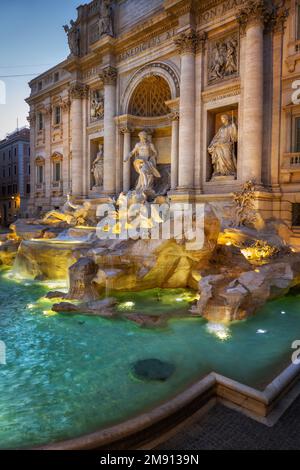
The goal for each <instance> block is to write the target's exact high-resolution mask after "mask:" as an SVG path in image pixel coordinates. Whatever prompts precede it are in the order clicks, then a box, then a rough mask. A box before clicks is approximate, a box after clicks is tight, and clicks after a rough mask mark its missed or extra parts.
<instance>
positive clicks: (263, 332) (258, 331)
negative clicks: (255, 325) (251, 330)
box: [256, 329, 267, 335]
mask: <svg viewBox="0 0 300 470" xmlns="http://www.w3.org/2000/svg"><path fill="white" fill-rule="evenodd" d="M256 333H258V334H259V335H264V334H265V333H267V330H261V329H259V330H257V332H256Z"/></svg>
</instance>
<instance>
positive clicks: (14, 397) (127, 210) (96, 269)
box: [0, 115, 300, 448]
mask: <svg viewBox="0 0 300 470" xmlns="http://www.w3.org/2000/svg"><path fill="white" fill-rule="evenodd" d="M237 132H238V129H237V126H236V124H235V123H234V120H233V119H232V118H231V117H230V116H228V115H224V116H223V117H222V124H221V127H220V129H219V130H218V132H217V134H216V135H215V137H214V139H213V141H212V142H211V144H210V146H209V153H210V154H211V156H212V162H213V166H214V173H213V178H217V179H218V178H219V179H222V178H224V177H228V176H229V177H230V176H232V175H234V172H235V168H236V160H235V153H234V152H235V151H234V142H235V141H236V138H237ZM139 139H140V140H139V142H138V143H137V144H136V145H135V147H134V148H133V150H132V151H131V153H130V154H128V156H127V157H126V159H127V160H128V161H131V164H132V165H133V168H134V170H135V172H136V173H137V176H138V178H137V182H136V186H135V188H134V189H133V190H131V191H129V192H128V193H121V194H120V195H119V197H118V198H117V199H111V200H110V201H108V203H107V204H106V205H105V208H106V209H105V211H104V210H103V207H102V206H101V205H100V207H95V205H93V204H92V201H91V200H86V201H83V202H81V203H79V202H78V201H76V200H74V198H72V196H70V195H68V197H67V200H66V202H65V204H64V206H63V208H62V209H61V210H53V211H50V212H48V213H46V214H44V216H43V217H41V218H40V219H20V220H17V221H16V222H15V223H14V224H13V225H12V226H11V230H10V233H9V234H8V235H3V236H2V241H1V247H0V259H1V262H2V269H1V290H0V297H1V305H2V309H1V313H0V321H1V340H2V341H3V342H4V343H5V344H6V349H7V351H6V363H7V364H9V365H10V367H9V368H5V367H4V368H3V369H2V370H1V381H0V392H1V393H0V397H1V398H0V415H1V429H0V436H1V440H0V442H1V447H3V448H8V447H9V448H20V447H22V448H23V447H27V448H93V447H97V448H101V447H107V448H116V446H119V447H120V446H121V448H122V446H123V447H124V448H125V447H126V448H132V447H135V446H137V447H138V446H139V445H141V444H140V441H141V440H143V439H144V440H145V441H146V440H147V439H148V440H149V441H151V439H150V437H149V435H150V436H151V430H150V431H149V429H150V428H151V426H154V427H155V426H156V425H157V423H159V422H161V423H165V426H166V427H167V429H168V427H170V422H171V423H173V424H172V426H174V423H176V422H177V421H176V420H178V419H179V418H178V410H186V413H187V415H188V414H189V413H190V414H191V413H192V412H194V411H195V403H198V402H197V397H198V401H199V403H198V405H197V407H196V408H199V407H201V399H200V398H201V397H206V398H207V400H210V399H212V397H213V396H215V394H217V395H218V396H221V397H223V398H225V399H227V400H229V401H232V402H233V403H235V404H238V405H240V406H241V407H242V408H245V409H247V410H248V411H249V410H250V411H251V412H252V413H256V414H258V415H262V416H266V415H267V414H268V413H269V412H270V410H272V408H273V406H274V403H276V393H275V392H274V389H275V388H276V387H277V388H276V390H277V392H278V393H279V389H280V387H279V386H278V384H277V382H276V380H278V379H276V377H277V376H278V374H285V375H284V378H281V382H280V383H281V388H282V387H283V388H289V386H290V383H291V382H293V380H294V378H295V377H296V376H297V373H298V369H297V367H296V366H293V367H294V368H293V369H292V370H291V366H290V357H291V344H292V342H293V340H295V332H296V331H297V330H299V326H300V317H299V308H298V306H299V295H300V291H299V285H300V254H299V252H297V250H296V249H295V248H294V247H293V246H292V245H290V244H289V243H288V241H287V240H288V236H289V234H288V228H287V226H286V225H285V224H284V223H283V222H281V221H279V220H272V219H270V220H267V221H264V220H262V219H261V217H260V215H259V212H258V211H257V210H256V207H255V192H256V183H255V181H248V182H247V183H245V184H243V185H242V186H241V188H240V189H239V191H237V192H235V193H233V194H232V197H231V202H229V203H226V204H225V203H224V204H223V203H222V204H214V203H205V204H201V210H200V211H197V207H196V205H195V204H194V205H192V208H191V207H188V211H189V217H188V220H189V221H190V223H191V227H190V228H189V233H188V231H187V230H186V227H184V225H180V224H179V219H180V218H181V217H182V215H183V212H184V210H185V209H186V208H184V207H183V206H180V205H179V206H178V204H177V205H176V207H175V208H174V206H173V205H172V202H171V201H170V200H169V199H168V197H167V196H166V194H165V193H157V192H156V191H155V189H154V188H155V181H156V180H159V178H160V177H161V175H160V172H159V171H158V169H157V166H156V156H157V151H156V148H155V146H154V144H153V143H152V142H151V139H149V137H148V134H147V132H145V131H142V132H141V133H140V134H139ZM102 153H103V148H102V147H101V146H100V147H99V152H98V155H97V158H96V160H95V161H94V163H93V173H94V177H95V181H96V182H98V183H99V184H101V178H102V174H101V172H102V169H101V168H102V167H101V161H100V160H101V155H102ZM198 213H199V214H200V213H201V214H202V218H201V224H202V225H201V224H200V225H199V224H198V225H197V220H196V219H197V214H198ZM178 224H179V226H180V227H181V230H178ZM166 226H168V230H169V232H168V230H167V231H166V233H170V235H169V236H163V230H161V231H160V229H163V228H164V227H166ZM154 229H157V230H158V231H156V232H155V233H156V235H157V236H156V237H152V238H151V236H150V235H151V234H153V231H154ZM197 231H201V232H202V237H200V240H201V243H200V244H199V245H195V244H194V243H193V237H192V236H191V233H193V234H194V235H193V236H194V237H196V236H197ZM133 235H134V236H133ZM196 238H197V237H196ZM287 371H288V372H287ZM286 374H287V376H286ZM274 381H275V382H274ZM274 383H275V384H277V385H276V387H275V386H274ZM270 384H271V385H270ZM272 384H273V385H272ZM282 384H283V385H282ZM268 387H269V388H268ZM270 387H271V389H270ZM272 387H273V388H272ZM278 387H279V388H278ZM7 390H9V393H7ZM266 390H267V392H266ZM274 393H275V394H274ZM280 393H282V390H281V389H280ZM268 394H269V395H268ZM266 397H267V398H266ZM270 397H271V398H270ZM241 402H243V404H242V405H241ZM179 421H180V420H179ZM161 426H162V429H163V426H164V425H163V424H161ZM143 430H144V431H145V434H143V433H142V434H139V432H140V431H143ZM147 433H148V434H147ZM149 433H150V434H149ZM138 435H140V438H138V437H137V436H138ZM141 436H148V438H146V437H144V438H143V439H142V438H141ZM128 439H129V440H128ZM148 445H149V444H148Z"/></svg>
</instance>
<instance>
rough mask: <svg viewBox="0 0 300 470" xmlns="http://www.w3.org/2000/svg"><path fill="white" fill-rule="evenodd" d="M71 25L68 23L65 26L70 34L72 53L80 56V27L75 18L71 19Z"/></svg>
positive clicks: (69, 41)
mask: <svg viewBox="0 0 300 470" xmlns="http://www.w3.org/2000/svg"><path fill="white" fill-rule="evenodd" d="M70 25H71V27H70V26H68V25H67V24H66V25H64V26H63V28H64V30H65V32H66V33H67V35H68V43H69V48H70V51H71V54H73V55H74V56H76V57H79V56H80V29H79V27H78V26H77V24H76V23H75V22H74V21H73V20H71V21H70Z"/></svg>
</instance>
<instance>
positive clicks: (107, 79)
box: [99, 65, 118, 85]
mask: <svg viewBox="0 0 300 470" xmlns="http://www.w3.org/2000/svg"><path fill="white" fill-rule="evenodd" d="M99 77H100V79H101V81H102V82H103V84H104V85H115V84H116V82H117V77H118V73H117V69H115V68H114V67H111V66H110V65H109V66H108V67H105V68H104V69H103V70H102V73H101V74H100V75H99Z"/></svg>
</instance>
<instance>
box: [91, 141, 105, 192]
mask: <svg viewBox="0 0 300 470" xmlns="http://www.w3.org/2000/svg"><path fill="white" fill-rule="evenodd" d="M103 154H104V151H103V144H99V146H98V152H97V155H96V158H95V160H94V161H93V163H92V170H91V172H92V174H93V176H94V181H95V186H96V187H97V188H101V187H102V186H103V156H104V155H103Z"/></svg>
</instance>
